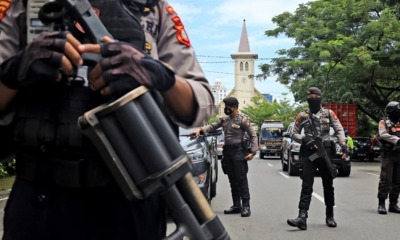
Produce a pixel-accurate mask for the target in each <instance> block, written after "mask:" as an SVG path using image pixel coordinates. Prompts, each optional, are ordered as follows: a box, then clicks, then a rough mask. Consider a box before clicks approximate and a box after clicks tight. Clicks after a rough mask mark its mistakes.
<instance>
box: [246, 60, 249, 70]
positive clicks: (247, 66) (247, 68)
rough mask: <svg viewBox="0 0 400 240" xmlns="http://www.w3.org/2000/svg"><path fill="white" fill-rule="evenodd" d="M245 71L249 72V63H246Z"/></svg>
mask: <svg viewBox="0 0 400 240" xmlns="http://www.w3.org/2000/svg"><path fill="white" fill-rule="evenodd" d="M245 69H246V71H249V63H248V62H246V65H245Z"/></svg>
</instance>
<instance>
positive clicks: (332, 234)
mask: <svg viewBox="0 0 400 240" xmlns="http://www.w3.org/2000/svg"><path fill="white" fill-rule="evenodd" d="M249 168H250V170H249V174H248V177H249V185H250V193H251V210H252V215H251V217H249V218H242V217H240V215H224V214H223V210H224V209H227V208H228V207H229V206H230V205H231V198H230V189H229V185H228V181H227V177H226V176H225V175H221V176H220V178H219V182H218V190H217V192H218V193H217V197H216V198H215V199H213V201H212V204H211V205H212V208H213V210H214V211H215V213H216V214H217V215H218V216H219V218H220V219H221V221H222V222H223V224H224V226H225V228H226V230H227V231H228V233H229V235H230V236H231V238H232V239H233V240H246V239H249V240H261V239H262V240H264V239H273V240H277V239H285V240H286V239H287V240H291V239H307V240H314V239H324V240H331V239H332V240H333V239H357V240H359V239H365V240H376V239H381V240H392V239H399V237H400V214H394V213H389V214H388V215H379V214H378V213H377V211H376V209H377V201H378V200H377V197H376V195H377V186H378V181H379V172H380V163H379V162H373V163H370V162H353V163H352V173H351V174H350V177H338V178H337V179H335V180H334V187H335V196H336V206H335V219H336V221H337V223H338V227H337V228H329V227H327V226H326V225H325V205H324V203H323V201H324V200H323V190H322V181H321V179H320V177H316V178H315V182H314V193H313V198H312V201H311V206H310V211H309V218H308V222H307V223H308V230H307V231H301V230H298V229H297V228H293V227H290V226H288V225H287V223H286V220H287V219H288V218H295V217H296V216H297V213H298V208H297V206H298V200H299V196H300V189H301V180H300V178H299V177H290V176H288V174H287V172H282V169H281V163H280V160H279V159H264V160H260V159H259V158H258V157H256V158H254V159H253V160H252V161H251V162H250V163H249Z"/></svg>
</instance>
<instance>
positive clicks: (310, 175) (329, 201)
mask: <svg viewBox="0 0 400 240" xmlns="http://www.w3.org/2000/svg"><path fill="white" fill-rule="evenodd" d="M326 152H327V153H328V155H329V156H332V150H331V149H330V148H328V147H327V148H326ZM307 156H309V155H308V153H307V154H305V155H304V156H303V157H302V161H303V172H302V174H301V179H302V180H303V182H302V185H301V194H300V202H299V209H304V210H307V211H308V209H309V208H310V203H311V196H312V193H313V185H314V177H315V174H316V172H317V169H318V170H319V172H320V174H321V179H322V186H323V189H324V199H325V206H327V207H333V206H334V205H335V195H334V188H333V179H332V175H331V173H330V170H329V169H328V167H327V166H326V164H325V162H324V159H322V158H317V159H315V160H314V161H313V162H311V161H310V160H309V159H308V157H307ZM330 158H331V159H332V157H330Z"/></svg>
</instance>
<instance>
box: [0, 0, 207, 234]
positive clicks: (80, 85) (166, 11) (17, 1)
mask: <svg viewBox="0 0 400 240" xmlns="http://www.w3.org/2000/svg"><path fill="white" fill-rule="evenodd" d="M31 1H33V0H12V1H1V7H0V117H1V116H2V115H5V114H6V113H7V111H9V110H11V109H12V110H14V111H15V115H14V119H13V121H14V125H15V129H14V131H13V132H14V134H13V138H14V140H15V142H16V179H15V182H14V186H13V189H12V191H11V194H10V198H9V199H8V201H7V206H6V208H5V209H6V210H5V214H4V234H3V239H13V240H26V239H42V240H50V239H51V240H53V239H57V240H64V239H65V240H66V239H68V240H70V239H75V240H83V239H98V240H109V239H118V240H128V239H129V240H130V239H163V238H164V237H165V236H166V226H167V225H166V207H165V204H164V203H163V202H162V201H161V198H160V196H159V194H153V195H151V196H150V197H149V198H146V199H144V200H140V201H136V202H132V201H129V200H128V199H127V198H125V196H124V194H123V192H122V191H121V189H120V188H119V186H118V184H117V183H116V181H115V180H114V179H113V177H112V176H111V173H110V171H109V170H108V168H107V167H106V165H105V163H104V162H103V159H102V157H101V156H100V153H99V152H98V151H97V149H96V148H95V146H94V144H93V143H92V142H91V141H90V140H89V138H87V137H86V136H84V135H83V133H82V132H81V131H80V129H79V128H78V126H77V119H78V117H79V116H82V115H83V113H85V112H87V111H89V110H91V109H93V108H95V107H97V106H99V105H101V104H103V103H107V102H108V100H109V99H110V97H112V98H113V99H115V98H118V97H120V96H122V95H124V94H125V93H127V92H130V91H131V90H133V89H134V88H136V87H138V86H142V85H144V86H146V87H147V88H149V89H150V90H151V93H152V95H153V96H154V97H155V98H156V99H157V102H158V103H159V104H160V106H161V109H162V110H164V114H165V116H166V118H167V119H168V120H169V122H170V123H171V127H172V129H173V130H174V131H175V132H176V133H177V132H178V127H177V125H180V126H186V127H189V126H200V125H201V123H203V122H204V121H205V120H206V119H208V118H209V117H210V115H211V113H212V110H213V106H214V100H213V97H212V94H211V90H210V87H209V84H208V82H207V79H206V78H205V75H204V73H203V71H202V70H201V67H200V65H199V63H198V61H197V59H196V57H195V53H194V49H193V47H192V45H191V43H190V40H189V38H188V36H187V34H186V32H185V28H184V26H183V24H182V21H181V20H180V17H179V16H178V14H177V13H176V12H175V10H174V9H173V8H172V7H171V6H170V4H169V3H168V1H167V0H112V1H111V0H90V3H91V5H92V7H93V10H94V12H95V13H97V14H98V17H99V19H100V20H101V22H102V23H103V25H104V26H105V28H106V29H107V30H108V32H110V33H111V35H112V36H113V37H114V39H115V40H116V41H114V40H112V39H110V38H103V39H102V42H103V43H102V44H91V43H89V42H88V41H87V39H88V37H87V36H86V34H87V33H88V31H83V29H82V28H81V26H80V25H78V24H75V22H72V24H71V25H69V26H68V27H67V29H68V32H64V31H51V30H50V29H49V30H48V31H45V32H43V33H41V34H40V35H39V34H38V36H35V37H34V38H33V40H32V39H31V38H28V36H31V35H30V34H32V33H35V32H31V31H27V27H29V26H30V25H28V26H27V24H31V23H32V24H37V23H38V21H37V19H36V21H33V22H30V21H27V18H28V19H29V18H30V17H31V14H34V12H29V13H28V7H29V6H30V5H29V4H30V3H32V2H31ZM38 2H39V1H36V2H35V3H36V4H37V3H38ZM42 2H49V4H50V3H54V2H58V1H40V3H42ZM47 6H48V5H47ZM35 7H37V5H35ZM36 10H37V9H36ZM82 26H83V25H82ZM27 35H28V36H27ZM83 53H97V54H99V55H100V56H101V57H100V60H99V61H98V62H97V63H95V64H93V66H90V67H93V68H89V70H90V71H88V74H86V72H85V71H82V72H78V73H76V72H75V71H74V69H77V68H79V69H80V70H82V68H80V67H81V66H82V65H85V64H84V62H83ZM130 124H132V128H134V127H135V123H134V122H132V123H130Z"/></svg>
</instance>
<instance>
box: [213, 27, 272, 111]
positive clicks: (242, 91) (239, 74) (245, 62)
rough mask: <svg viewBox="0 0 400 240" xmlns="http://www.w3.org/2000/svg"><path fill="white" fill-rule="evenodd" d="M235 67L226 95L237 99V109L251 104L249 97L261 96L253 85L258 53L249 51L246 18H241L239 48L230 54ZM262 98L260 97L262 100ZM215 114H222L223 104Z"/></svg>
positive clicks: (218, 106) (219, 105)
mask: <svg viewBox="0 0 400 240" xmlns="http://www.w3.org/2000/svg"><path fill="white" fill-rule="evenodd" d="M231 58H232V59H233V60H234V64H235V65H234V67H235V87H234V88H233V89H232V91H231V92H230V93H229V94H228V95H227V96H226V97H235V98H237V99H238V101H239V110H241V109H243V108H244V107H246V106H248V105H250V104H252V102H251V99H252V98H253V97H255V96H261V97H262V95H261V93H260V92H259V91H257V89H256V88H255V85H254V78H252V77H250V76H254V60H255V59H257V58H258V54H256V53H252V52H250V44H249V38H248V36H247V30H246V20H243V26H242V34H241V36H240V42H239V50H238V52H236V53H233V54H231ZM263 99H264V98H261V101H263ZM217 115H219V116H223V115H224V104H221V103H219V104H218V105H217Z"/></svg>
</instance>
